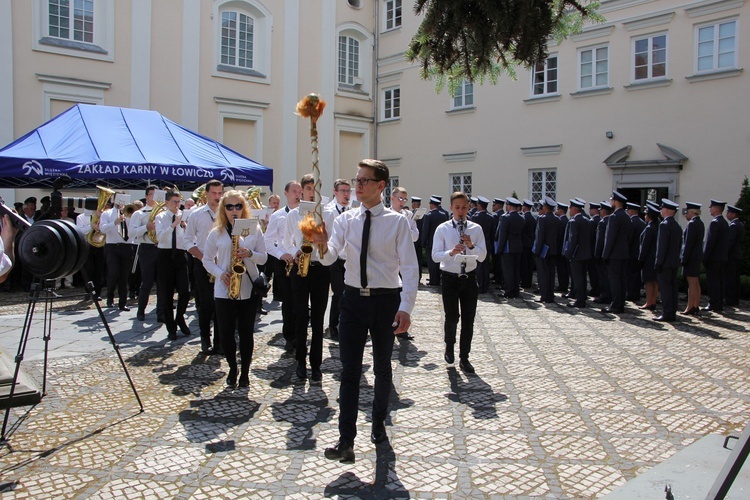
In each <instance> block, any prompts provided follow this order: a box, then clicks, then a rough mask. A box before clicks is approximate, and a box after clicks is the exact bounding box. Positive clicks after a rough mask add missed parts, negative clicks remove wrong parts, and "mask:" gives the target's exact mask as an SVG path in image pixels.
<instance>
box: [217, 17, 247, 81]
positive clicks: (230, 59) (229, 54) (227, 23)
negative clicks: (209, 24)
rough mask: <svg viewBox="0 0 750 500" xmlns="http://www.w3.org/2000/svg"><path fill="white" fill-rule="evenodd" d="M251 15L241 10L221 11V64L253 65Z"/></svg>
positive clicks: (243, 66)
mask: <svg viewBox="0 0 750 500" xmlns="http://www.w3.org/2000/svg"><path fill="white" fill-rule="evenodd" d="M253 25H254V20H253V18H252V17H250V16H248V15H247V14H243V13H242V12H234V11H229V12H226V11H225V12H222V13H221V64H227V65H229V66H239V67H240V68H250V69H252V67H253Z"/></svg>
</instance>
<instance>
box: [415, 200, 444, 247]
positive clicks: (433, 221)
mask: <svg viewBox="0 0 750 500" xmlns="http://www.w3.org/2000/svg"><path fill="white" fill-rule="evenodd" d="M422 218H423V219H424V222H423V223H422V232H421V233H420V238H421V239H422V246H423V247H424V248H426V249H427V250H431V249H432V240H433V239H434V237H435V230H436V229H437V227H438V226H439V225H440V224H442V223H443V222H445V221H447V220H448V216H447V215H444V214H443V212H441V211H440V209H439V208H433V209H432V210H430V211H429V212H427V213H426V214H424V217H422Z"/></svg>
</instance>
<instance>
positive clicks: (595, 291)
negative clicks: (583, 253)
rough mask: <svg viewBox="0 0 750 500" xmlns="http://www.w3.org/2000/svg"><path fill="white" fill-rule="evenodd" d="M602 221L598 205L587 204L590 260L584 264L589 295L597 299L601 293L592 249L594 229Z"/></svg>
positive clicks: (594, 239) (594, 244)
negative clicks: (589, 229) (589, 230)
mask: <svg viewBox="0 0 750 500" xmlns="http://www.w3.org/2000/svg"><path fill="white" fill-rule="evenodd" d="M600 220H602V218H601V216H600V215H599V204H598V203H589V224H591V238H590V241H591V259H589V262H588V264H586V269H587V271H588V275H589V283H591V289H590V290H589V295H591V296H592V297H598V296H599V294H600V293H601V288H600V286H599V273H598V272H597V271H596V259H595V258H594V249H595V247H596V229H597V227H598V226H599V221H600Z"/></svg>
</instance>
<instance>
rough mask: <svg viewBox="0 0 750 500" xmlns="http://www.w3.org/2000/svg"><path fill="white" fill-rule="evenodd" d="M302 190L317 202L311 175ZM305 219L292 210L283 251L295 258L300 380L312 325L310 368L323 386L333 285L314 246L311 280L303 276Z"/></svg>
mask: <svg viewBox="0 0 750 500" xmlns="http://www.w3.org/2000/svg"><path fill="white" fill-rule="evenodd" d="M300 185H301V186H302V198H303V199H304V200H305V201H314V198H315V189H314V185H315V178H314V177H313V175H312V174H307V175H304V176H303V177H302V179H301V180H300ZM303 218H304V216H303V215H301V214H300V211H299V207H297V208H295V209H294V210H290V211H289V213H288V214H287V216H286V227H285V229H284V239H283V241H282V243H281V247H282V249H283V250H284V253H285V254H290V255H294V260H295V265H294V267H292V272H291V274H290V278H291V279H292V303H293V306H292V307H293V310H294V334H295V335H294V336H295V340H296V345H295V350H296V356H297V370H296V373H297V377H299V378H300V379H306V378H307V325H308V323H309V324H310V329H311V330H312V338H311V340H310V368H311V370H312V375H311V377H310V378H311V379H312V381H314V382H319V381H320V380H322V379H323V373H322V372H321V370H320V365H321V364H322V363H323V321H324V319H325V313H326V309H327V307H328V289H329V286H330V284H331V274H330V272H329V270H328V266H324V265H322V264H321V262H320V258H321V256H320V255H319V254H318V249H317V247H316V246H315V245H313V250H312V254H311V255H310V265H309V267H308V270H307V276H304V277H303V276H300V275H299V262H300V257H301V255H302V250H301V248H302V245H303V243H304V239H303V236H302V231H301V230H300V228H299V224H300V222H301V221H302V219H303ZM333 219H334V217H333V213H332V212H323V220H324V221H326V222H328V223H329V225H333Z"/></svg>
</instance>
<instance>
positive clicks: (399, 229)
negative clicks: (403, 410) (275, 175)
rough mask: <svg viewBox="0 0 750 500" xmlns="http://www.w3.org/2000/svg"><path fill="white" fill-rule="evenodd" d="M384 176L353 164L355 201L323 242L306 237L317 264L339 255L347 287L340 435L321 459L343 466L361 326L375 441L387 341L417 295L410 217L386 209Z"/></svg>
mask: <svg viewBox="0 0 750 500" xmlns="http://www.w3.org/2000/svg"><path fill="white" fill-rule="evenodd" d="M388 177H389V172H388V167H387V166H386V165H385V163H383V162H382V161H379V160H362V161H360V162H359V165H358V169H357V176H356V178H354V179H352V185H353V186H354V188H355V191H356V195H357V199H358V200H359V201H360V202H361V205H360V206H359V207H358V208H357V209H354V210H348V211H347V212H345V213H343V214H342V215H340V216H338V217H337V218H336V220H335V221H334V223H333V232H332V234H331V238H330V240H327V237H328V234H327V231H325V232H324V233H323V234H321V235H316V236H315V238H314V240H313V243H316V244H318V243H320V244H323V245H324V249H327V253H325V255H324V256H323V260H322V261H323V263H324V264H326V265H330V264H332V263H333V262H334V261H335V260H336V259H337V258H338V257H339V256H341V257H343V258H344V259H346V265H345V268H346V274H345V276H344V281H345V283H346V289H345V290H344V296H343V297H342V299H341V304H340V311H341V314H340V317H339V349H340V352H341V364H342V371H341V388H340V392H339V409H340V411H339V436H340V437H339V442H338V444H336V446H334V447H332V448H327V449H326V450H325V457H326V458H328V459H330V460H338V461H340V462H342V463H354V450H353V446H354V438H355V437H356V435H357V413H358V407H359V384H360V379H361V377H362V358H363V356H364V349H365V344H366V342H367V333H368V331H369V333H370V337H371V338H372V352H373V372H374V373H375V384H374V393H375V397H374V399H373V405H372V432H371V434H370V440H371V441H372V442H374V443H376V444H377V443H380V442H382V441H384V440H386V439H387V435H386V432H385V419H386V417H387V416H388V401H389V398H390V394H391V385H392V376H393V373H392V368H391V355H392V354H393V342H394V338H395V334H399V333H402V332H406V331H408V330H409V326H410V325H411V312H412V309H413V308H414V301H415V300H416V297H417V287H418V284H419V272H418V267H417V258H416V255H415V253H414V244H413V242H412V236H411V231H410V229H409V222H408V221H407V219H406V217H404V216H403V215H401V214H397V213H396V212H394V211H393V210H390V209H387V208H385V207H384V206H383V203H382V200H381V196H382V193H383V190H385V187H386V185H387V184H388ZM399 274H400V276H401V278H399Z"/></svg>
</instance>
